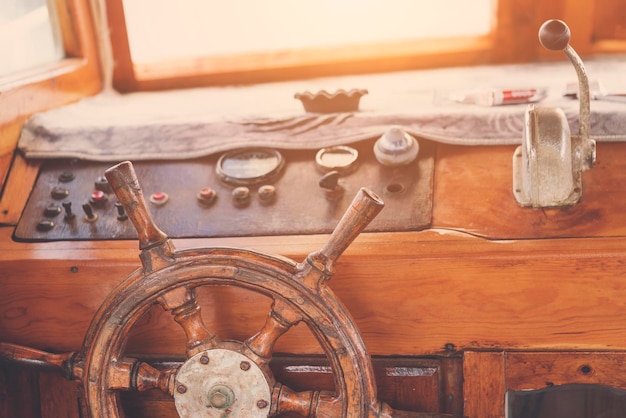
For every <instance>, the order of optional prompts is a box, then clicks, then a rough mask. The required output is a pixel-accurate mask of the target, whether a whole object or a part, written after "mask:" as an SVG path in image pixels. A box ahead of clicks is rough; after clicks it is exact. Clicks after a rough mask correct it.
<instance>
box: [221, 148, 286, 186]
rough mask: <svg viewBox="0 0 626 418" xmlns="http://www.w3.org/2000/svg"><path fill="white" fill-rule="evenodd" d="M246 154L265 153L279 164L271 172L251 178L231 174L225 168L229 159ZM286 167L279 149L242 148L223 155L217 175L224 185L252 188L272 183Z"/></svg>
mask: <svg viewBox="0 0 626 418" xmlns="http://www.w3.org/2000/svg"><path fill="white" fill-rule="evenodd" d="M245 153H264V154H267V155H268V156H273V157H274V158H275V159H276V161H277V163H276V164H275V165H274V166H273V167H272V168H271V170H267V171H265V172H263V173H260V174H259V175H256V176H251V177H240V176H237V175H235V174H234V173H229V172H228V169H225V168H224V162H225V161H227V160H228V159H231V158H233V157H235V156H237V155H241V154H245ZM284 166H285V159H284V158H283V155H282V154H281V153H280V151H278V150H277V149H272V148H241V149H236V150H233V151H229V152H226V153H225V154H223V155H222V156H221V157H220V158H219V159H218V161H217V164H216V166H215V173H216V174H217V176H218V178H219V179H220V180H221V181H223V182H224V183H227V184H231V185H234V186H250V185H255V184H259V183H271V182H273V181H274V180H275V179H276V178H278V176H279V175H280V174H281V172H282V169H283V167H284Z"/></svg>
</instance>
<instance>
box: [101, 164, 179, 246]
mask: <svg viewBox="0 0 626 418" xmlns="http://www.w3.org/2000/svg"><path fill="white" fill-rule="evenodd" d="M104 176H105V177H106V179H107V181H108V182H109V184H110V185H111V188H112V189H113V191H114V192H115V195H116V196H117V198H118V199H119V201H120V203H121V204H122V206H123V207H124V210H125V211H126V213H127V214H128V218H129V219H130V220H131V222H132V223H133V225H134V226H135V229H136V230H137V233H138V235H139V249H141V250H146V249H149V248H152V247H155V246H157V245H159V244H161V243H163V242H165V241H166V240H167V235H166V234H165V233H164V232H163V231H161V230H160V229H159V228H158V227H157V226H156V224H155V223H154V220H153V219H152V215H151V214H150V211H149V210H148V207H147V205H146V201H145V199H144V197H143V191H142V190H141V186H140V185H139V180H138V179H137V175H136V174H135V169H134V168H133V165H132V163H131V162H130V161H124V162H122V163H119V164H117V165H114V166H113V167H111V168H109V169H107V170H106V171H105V172H104Z"/></svg>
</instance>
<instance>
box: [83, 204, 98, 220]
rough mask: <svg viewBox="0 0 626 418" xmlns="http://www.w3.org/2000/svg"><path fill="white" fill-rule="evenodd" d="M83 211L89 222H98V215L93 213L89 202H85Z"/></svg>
mask: <svg viewBox="0 0 626 418" xmlns="http://www.w3.org/2000/svg"><path fill="white" fill-rule="evenodd" d="M83 211H84V212H85V220H86V221H87V222H96V221H97V220H98V215H96V214H95V213H93V208H92V207H91V206H90V205H89V203H85V204H84V205H83Z"/></svg>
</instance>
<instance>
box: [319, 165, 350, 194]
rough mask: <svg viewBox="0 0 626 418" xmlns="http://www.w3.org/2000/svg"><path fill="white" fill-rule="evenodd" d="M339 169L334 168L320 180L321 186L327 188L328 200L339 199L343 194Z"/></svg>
mask: <svg viewBox="0 0 626 418" xmlns="http://www.w3.org/2000/svg"><path fill="white" fill-rule="evenodd" d="M340 176H341V174H340V173H339V171H336V170H333V171H329V172H328V173H326V174H324V175H323V176H322V178H320V180H319V183H318V184H319V186H320V187H321V188H322V189H325V190H326V198H327V199H328V200H337V199H339V198H340V197H341V196H343V192H344V188H343V187H342V186H341V185H340V184H339V177H340Z"/></svg>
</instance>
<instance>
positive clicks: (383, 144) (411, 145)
mask: <svg viewBox="0 0 626 418" xmlns="http://www.w3.org/2000/svg"><path fill="white" fill-rule="evenodd" d="M418 152H419V144H418V143H417V140H416V139H415V138H414V137H413V136H411V135H409V134H408V133H406V132H405V131H404V129H402V128H398V127H393V128H390V129H389V130H388V131H387V132H385V133H384V134H383V136H381V137H380V138H379V139H378V141H376V143H375V144H374V156H375V157H376V159H377V160H378V162H379V163H381V164H382V165H386V166H400V165H406V164H409V163H411V162H413V161H414V160H415V159H416V158H417V153H418Z"/></svg>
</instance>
